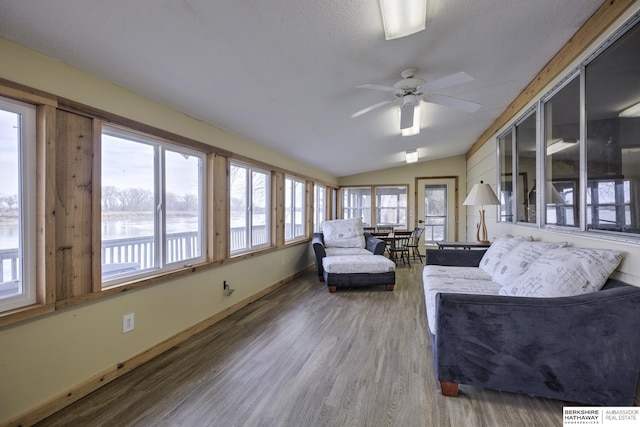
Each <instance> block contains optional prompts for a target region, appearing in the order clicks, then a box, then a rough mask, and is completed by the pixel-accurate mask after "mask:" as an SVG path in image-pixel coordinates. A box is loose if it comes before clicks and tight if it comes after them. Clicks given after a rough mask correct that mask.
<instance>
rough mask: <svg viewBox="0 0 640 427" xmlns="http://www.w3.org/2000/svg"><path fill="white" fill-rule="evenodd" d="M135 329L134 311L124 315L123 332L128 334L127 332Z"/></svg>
mask: <svg viewBox="0 0 640 427" xmlns="http://www.w3.org/2000/svg"><path fill="white" fill-rule="evenodd" d="M134 329H135V326H134V323H133V313H129V314H125V315H124V316H122V333H123V334H126V333H127V332H131V331H133V330H134Z"/></svg>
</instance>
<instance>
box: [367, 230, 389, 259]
mask: <svg viewBox="0 0 640 427" xmlns="http://www.w3.org/2000/svg"><path fill="white" fill-rule="evenodd" d="M364 238H365V248H366V249H367V250H368V251H369V252H373V254H374V255H382V254H384V249H385V247H386V246H387V242H385V241H384V240H381V239H378V238H376V237H373V236H372V235H371V234H369V233H364Z"/></svg>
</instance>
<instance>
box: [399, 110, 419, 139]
mask: <svg viewBox="0 0 640 427" xmlns="http://www.w3.org/2000/svg"><path fill="white" fill-rule="evenodd" d="M398 111H400V109H398ZM420 116H421V114H420V104H418V105H416V106H415V107H414V108H413V126H411V127H410V128H406V129H400V133H401V134H402V136H413V135H418V134H419V133H420Z"/></svg>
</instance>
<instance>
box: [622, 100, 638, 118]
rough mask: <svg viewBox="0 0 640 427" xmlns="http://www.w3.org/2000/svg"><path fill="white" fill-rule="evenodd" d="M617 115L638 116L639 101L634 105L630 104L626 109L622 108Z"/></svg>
mask: <svg viewBox="0 0 640 427" xmlns="http://www.w3.org/2000/svg"><path fill="white" fill-rule="evenodd" d="M618 116H619V117H640V102H638V103H637V104H635V105H632V106H631V107H629V108H627V109H626V110H622V111H621V112H620V114H619V115H618Z"/></svg>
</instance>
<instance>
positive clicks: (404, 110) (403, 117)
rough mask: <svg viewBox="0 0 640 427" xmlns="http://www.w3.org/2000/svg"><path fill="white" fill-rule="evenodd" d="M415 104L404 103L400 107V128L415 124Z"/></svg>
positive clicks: (407, 127)
mask: <svg viewBox="0 0 640 427" xmlns="http://www.w3.org/2000/svg"><path fill="white" fill-rule="evenodd" d="M414 108H415V105H414V104H404V105H402V106H401V107H400V129H409V128H411V127H412V126H413V109H414Z"/></svg>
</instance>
